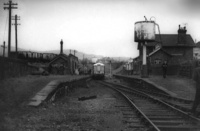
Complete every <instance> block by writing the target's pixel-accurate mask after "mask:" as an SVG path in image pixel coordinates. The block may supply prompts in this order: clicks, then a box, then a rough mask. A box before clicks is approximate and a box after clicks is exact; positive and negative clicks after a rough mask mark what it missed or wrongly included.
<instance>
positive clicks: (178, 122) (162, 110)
mask: <svg viewBox="0 0 200 131" xmlns="http://www.w3.org/2000/svg"><path fill="white" fill-rule="evenodd" d="M99 83H100V84H103V85H105V86H107V87H110V88H112V89H115V90H117V91H118V92H120V93H121V94H122V95H123V96H124V97H125V98H126V99H127V100H128V101H129V102H130V103H131V104H132V106H133V107H134V108H135V109H136V110H137V112H139V113H140V116H142V118H143V119H145V122H146V123H148V125H149V126H150V127H151V128H150V130H162V131H180V130H181V131H199V130H200V119H198V118H196V117H193V116H191V115H188V114H187V113H185V112H184V111H182V110H180V109H177V108H175V107H174V106H172V105H170V104H168V103H166V102H165V101H162V100H160V99H158V98H156V97H153V96H151V95H148V94H146V93H144V92H141V91H138V90H134V89H132V90H130V89H126V88H123V87H120V86H116V85H113V84H111V83H105V82H99Z"/></svg>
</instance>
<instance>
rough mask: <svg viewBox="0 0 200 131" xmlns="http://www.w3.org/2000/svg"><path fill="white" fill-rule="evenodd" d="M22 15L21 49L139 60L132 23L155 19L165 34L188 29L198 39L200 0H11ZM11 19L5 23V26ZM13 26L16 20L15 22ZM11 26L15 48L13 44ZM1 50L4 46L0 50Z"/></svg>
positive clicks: (0, 35)
mask: <svg viewBox="0 0 200 131" xmlns="http://www.w3.org/2000/svg"><path fill="white" fill-rule="evenodd" d="M7 2H8V0H1V1H0V45H2V43H3V41H6V44H7V41H8V20H7V19H8V10H4V9H3V7H4V5H3V4H4V3H7ZM13 3H18V6H17V7H18V9H14V10H13V11H12V14H13V15H15V14H18V15H19V16H20V17H21V20H20V21H19V23H20V24H21V25H20V26H18V43H19V45H18V46H19V47H20V48H23V49H26V50H35V51H46V50H56V49H60V40H61V39H63V41H64V49H76V50H78V51H81V52H84V53H88V54H98V55H104V56H117V57H118V56H125V57H136V56H138V51H137V43H135V42H134V24H135V22H137V21H143V20H144V16H146V17H147V19H148V20H149V19H150V18H151V17H155V19H156V23H157V24H159V25H160V30H161V33H162V34H177V30H178V25H179V24H180V25H182V26H184V25H186V28H187V34H191V36H192V38H193V40H195V39H196V40H197V41H200V8H199V7H200V1H198V0H166V1H165V0H13ZM6 21H7V22H6ZM13 22H14V21H13ZM14 40H15V34H14V26H12V43H11V44H12V46H15V41H14ZM0 51H1V52H2V48H1V49H0Z"/></svg>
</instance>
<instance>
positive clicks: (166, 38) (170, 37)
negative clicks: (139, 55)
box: [147, 34, 195, 47]
mask: <svg viewBox="0 0 200 131" xmlns="http://www.w3.org/2000/svg"><path fill="white" fill-rule="evenodd" d="M155 41H156V42H148V44H147V46H155V45H156V44H158V43H161V45H162V46H187V47H188V46H189V47H194V46H195V44H194V41H193V39H192V37H191V36H190V35H189V34H186V44H185V45H184V44H178V34H161V41H162V42H161V41H160V36H159V35H158V34H156V40H155Z"/></svg>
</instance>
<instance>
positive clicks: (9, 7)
mask: <svg viewBox="0 0 200 131" xmlns="http://www.w3.org/2000/svg"><path fill="white" fill-rule="evenodd" d="M4 5H8V7H4V10H5V9H8V10H9V23H8V57H10V50H11V49H10V47H11V13H12V9H17V7H14V6H13V5H17V4H15V3H12V1H11V0H10V1H9V3H6V4H5V3H4Z"/></svg>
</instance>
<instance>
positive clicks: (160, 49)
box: [148, 48, 171, 57]
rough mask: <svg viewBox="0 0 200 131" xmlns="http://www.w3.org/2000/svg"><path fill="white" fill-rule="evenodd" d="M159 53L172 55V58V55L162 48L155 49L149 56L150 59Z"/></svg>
mask: <svg viewBox="0 0 200 131" xmlns="http://www.w3.org/2000/svg"><path fill="white" fill-rule="evenodd" d="M158 51H162V52H164V53H166V54H167V55H170V56H171V54H169V53H167V52H166V51H164V50H163V49H162V48H157V49H155V50H154V51H152V52H151V53H150V54H149V55H148V57H150V56H152V55H153V54H155V53H156V52H158Z"/></svg>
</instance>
